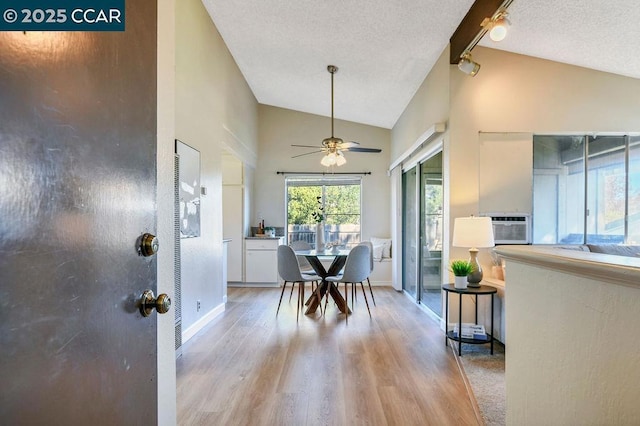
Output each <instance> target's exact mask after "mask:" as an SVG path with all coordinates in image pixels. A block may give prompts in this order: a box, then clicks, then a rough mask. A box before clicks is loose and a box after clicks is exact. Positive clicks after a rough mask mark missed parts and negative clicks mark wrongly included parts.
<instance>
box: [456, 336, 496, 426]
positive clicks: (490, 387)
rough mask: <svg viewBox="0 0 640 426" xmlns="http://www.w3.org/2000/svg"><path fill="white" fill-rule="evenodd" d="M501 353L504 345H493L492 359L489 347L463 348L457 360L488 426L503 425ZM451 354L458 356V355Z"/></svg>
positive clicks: (471, 346)
mask: <svg viewBox="0 0 640 426" xmlns="http://www.w3.org/2000/svg"><path fill="white" fill-rule="evenodd" d="M456 349H457V348H456ZM504 350H505V349H504V345H502V344H500V343H497V342H495V343H494V345H493V355H491V354H490V352H489V346H488V345H468V344H463V345H462V356H461V357H459V358H458V360H459V362H460V365H461V366H462V369H463V371H464V374H465V375H466V376H467V380H468V381H469V384H470V386H471V389H472V390H473V394H474V396H475V398H476V402H477V403H478V408H479V409H480V413H481V414H482V418H483V419H484V421H485V424H486V425H487V426H499V425H505V424H506V422H505V415H506V409H507V397H506V388H505V378H504V368H505V364H504V360H505V356H504ZM454 352H455V354H456V356H457V354H458V351H457V350H455V351H454Z"/></svg>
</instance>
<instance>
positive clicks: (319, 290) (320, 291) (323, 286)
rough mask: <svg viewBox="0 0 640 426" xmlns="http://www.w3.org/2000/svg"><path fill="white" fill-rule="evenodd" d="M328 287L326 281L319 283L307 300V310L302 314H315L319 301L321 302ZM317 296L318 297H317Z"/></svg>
mask: <svg viewBox="0 0 640 426" xmlns="http://www.w3.org/2000/svg"><path fill="white" fill-rule="evenodd" d="M328 287H329V283H328V282H327V281H324V280H323V281H322V282H320V285H318V287H316V289H315V291H314V292H313V293H311V296H309V299H308V300H307V302H306V305H307V310H306V311H305V313H304V314H305V315H309V314H313V313H315V312H316V309H318V305H319V304H320V302H319V300H322V298H323V297H324V295H325V293H326V292H327V290H328ZM318 295H319V296H320V297H318Z"/></svg>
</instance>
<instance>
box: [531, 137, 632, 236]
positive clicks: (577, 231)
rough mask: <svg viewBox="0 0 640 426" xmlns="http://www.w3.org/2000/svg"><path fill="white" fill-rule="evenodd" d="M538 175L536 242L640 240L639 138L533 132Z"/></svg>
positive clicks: (536, 179)
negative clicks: (535, 133)
mask: <svg viewBox="0 0 640 426" xmlns="http://www.w3.org/2000/svg"><path fill="white" fill-rule="evenodd" d="M585 158H586V161H585ZM533 173H534V176H533V242H534V243H539V244H584V243H592V244H602V243H622V242H626V243H628V244H637V243H639V242H640V137H639V136H611V135H602V136H600V135H599V136H587V135H585V136H534V138H533Z"/></svg>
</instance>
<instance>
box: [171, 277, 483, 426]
mask: <svg viewBox="0 0 640 426" xmlns="http://www.w3.org/2000/svg"><path fill="white" fill-rule="evenodd" d="M288 293H289V292H288V289H287V291H286V292H285V297H284V298H283V302H282V307H281V309H280V314H279V315H278V317H277V318H276V316H275V311H276V307H277V304H278V298H279V296H280V289H277V288H270V289H260V288H230V289H229V294H228V297H229V302H228V303H227V309H226V311H225V312H224V313H223V314H222V315H220V316H219V317H218V318H216V319H215V320H214V321H213V322H212V323H211V324H209V325H208V326H207V327H205V329H204V330H202V331H201V332H200V333H199V334H197V335H196V336H195V337H194V338H192V339H191V340H190V341H188V342H187V343H186V344H185V345H184V346H183V355H182V357H180V358H179V359H178V361H177V400H178V423H179V424H181V425H353V424H376V425H477V424H481V421H479V420H478V418H479V415H478V414H477V412H476V409H475V407H474V404H473V403H472V402H471V401H472V399H471V398H470V397H469V396H468V394H467V390H466V388H465V384H464V381H463V379H462V377H461V374H460V372H459V370H458V366H457V364H456V361H455V359H454V357H453V355H452V353H451V351H450V349H449V348H448V347H445V345H444V337H443V334H442V332H441V330H440V329H439V327H438V325H437V324H436V323H435V322H434V321H433V320H431V319H430V318H429V317H428V316H427V315H426V314H425V313H424V312H423V311H422V310H421V309H420V308H419V307H418V306H416V305H415V304H413V303H412V302H411V301H410V300H409V299H408V298H407V297H406V296H405V295H403V294H402V293H398V292H396V291H395V290H393V289H391V288H390V287H375V288H374V294H375V297H376V302H377V305H378V306H376V307H374V306H372V307H371V314H372V319H369V316H368V314H367V310H366V306H365V304H364V300H362V293H361V292H360V291H359V292H358V295H359V297H358V302H357V304H356V306H355V309H354V314H353V315H352V316H350V317H349V324H348V325H345V321H344V316H343V315H341V314H339V313H338V310H337V308H336V307H335V306H332V305H331V304H330V305H329V306H328V309H327V314H326V316H325V317H320V315H319V313H317V314H316V315H315V316H304V315H301V317H300V320H299V322H298V323H297V324H296V320H295V318H296V315H295V314H296V313H295V297H296V294H294V295H293V298H292V300H291V302H288ZM309 294H310V292H309V287H307V292H306V295H307V296H308V295H309ZM350 302H351V301H350ZM369 302H370V303H371V301H369Z"/></svg>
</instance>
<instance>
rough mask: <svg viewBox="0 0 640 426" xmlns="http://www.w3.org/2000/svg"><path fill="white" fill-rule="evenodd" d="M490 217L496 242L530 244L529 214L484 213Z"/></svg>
mask: <svg viewBox="0 0 640 426" xmlns="http://www.w3.org/2000/svg"><path fill="white" fill-rule="evenodd" d="M481 216H489V217H491V223H492V224H493V239H494V241H495V243H496V244H530V243H531V215H529V214H526V213H484V214H482V215H481Z"/></svg>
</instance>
